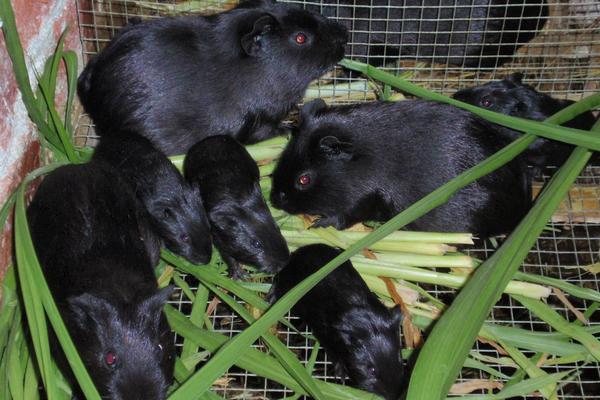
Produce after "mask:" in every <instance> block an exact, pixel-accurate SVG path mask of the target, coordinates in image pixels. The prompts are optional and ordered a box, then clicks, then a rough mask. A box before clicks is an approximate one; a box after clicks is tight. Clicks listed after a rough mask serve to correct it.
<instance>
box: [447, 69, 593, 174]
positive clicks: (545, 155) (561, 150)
mask: <svg viewBox="0 0 600 400" xmlns="http://www.w3.org/2000/svg"><path fill="white" fill-rule="evenodd" d="M522 78H523V75H522V74H520V73H515V74H512V75H509V76H507V77H506V78H504V79H503V80H501V81H494V82H489V83H486V84H484V85H481V86H476V87H472V88H468V89H462V90H459V91H458V92H456V93H455V94H454V95H453V96H452V97H454V98H455V99H457V100H460V101H464V102H465V103H470V104H474V105H476V106H479V107H484V108H487V109H489V110H492V111H496V112H499V113H503V114H508V115H513V116H515V117H521V118H528V119H532V120H535V121H543V120H545V119H546V118H548V117H550V116H552V115H553V114H556V113H557V112H558V111H560V110H562V109H563V108H565V107H567V106H569V105H571V104H573V103H574V102H573V101H572V100H566V99H555V98H552V97H551V96H549V95H547V94H545V93H540V92H538V91H537V90H535V89H534V88H533V87H531V86H529V85H526V84H524V83H523V82H522ZM595 122H596V118H595V117H594V115H593V114H592V113H591V112H590V111H588V112H586V113H583V114H580V115H579V116H577V118H575V119H572V120H571V121H569V122H567V123H565V124H563V126H567V127H569V128H576V129H584V130H590V129H591V128H592V126H593V125H594V123H595ZM500 130H501V131H502V132H503V133H504V134H505V135H506V137H508V138H510V139H511V140H515V139H517V138H519V137H520V136H521V135H522V133H521V132H517V131H513V130H511V129H508V128H504V127H501V128H500ZM573 148H574V147H573V146H571V145H568V144H565V143H561V142H557V141H554V140H548V139H543V138H539V139H537V140H536V141H535V142H533V143H532V144H531V145H530V146H529V149H528V150H527V151H526V153H525V156H526V159H527V162H528V163H530V164H531V165H534V166H536V167H544V166H546V165H554V166H560V165H562V164H563V163H564V162H565V161H566V159H567V158H568V157H569V155H570V154H571V152H572V151H573Z"/></svg>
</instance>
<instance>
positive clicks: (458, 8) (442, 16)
mask: <svg viewBox="0 0 600 400" xmlns="http://www.w3.org/2000/svg"><path fill="white" fill-rule="evenodd" d="M76 1H77V4H78V10H79V21H80V27H81V33H82V34H81V39H82V42H83V47H84V51H85V55H86V58H87V57H89V56H90V55H93V54H95V53H97V52H98V51H99V50H100V49H101V48H102V47H103V46H104V45H105V44H106V43H107V42H108V41H109V40H110V38H111V37H112V36H113V35H114V34H115V32H116V31H117V30H118V29H119V27H121V26H122V25H124V24H125V23H127V21H129V20H130V19H131V18H132V17H142V18H153V17H158V16H164V15H174V14H185V13H189V12H190V10H197V9H198V7H199V5H200V4H201V7H202V9H203V13H214V12H217V11H222V10H224V9H228V8H230V7H232V6H233V5H234V4H235V0H206V1H205V2H202V3H199V2H191V1H189V0H76ZM281 1H286V2H292V3H298V4H300V5H302V6H307V7H313V8H320V9H323V3H324V2H325V1H327V2H329V4H334V5H335V7H333V9H334V13H333V14H332V15H333V17H334V18H335V17H336V16H339V19H340V21H342V22H344V21H346V23H348V25H349V27H350V31H351V32H354V35H355V36H353V38H354V40H355V41H354V42H350V49H349V50H350V51H349V54H348V56H350V57H355V56H359V55H361V54H363V52H364V51H365V49H368V48H369V46H370V45H369V43H368V41H369V40H368V35H366V34H367V33H368V30H371V32H370V34H371V35H374V34H376V33H380V34H382V35H384V37H385V38H390V41H391V42H394V43H401V42H399V39H398V34H399V30H400V28H399V27H398V24H397V22H398V21H400V19H401V17H399V16H398V13H399V12H400V11H403V12H409V11H410V12H412V13H413V14H414V13H415V10H420V11H419V12H421V13H423V12H425V11H427V15H426V16H422V17H421V18H420V19H418V20H410V21H408V19H407V21H404V22H405V24H407V26H408V30H409V32H408V33H410V32H411V31H412V32H415V31H417V30H420V31H422V32H424V33H427V32H433V31H434V30H441V32H442V33H443V32H448V33H449V32H450V30H449V29H450V28H449V27H448V26H446V25H444V26H442V24H443V23H444V22H448V21H450V20H453V21H454V22H455V23H456V24H458V23H461V22H465V21H466V20H469V21H470V23H471V24H472V23H475V22H476V21H478V20H482V19H484V18H486V17H485V16H483V15H478V16H477V17H471V16H470V15H468V14H467V15H466V16H465V15H463V14H461V13H463V12H464V10H471V9H473V7H472V5H471V4H475V5H480V4H481V3H482V1H481V0H348V1H345V0H281ZM344 1H345V2H346V3H350V4H341V3H342V2H344ZM537 1H539V3H536V2H535V0H531V2H532V3H531V4H530V3H528V6H529V5H536V4H541V3H542V1H543V0H537ZM421 2H423V3H421ZM453 2H456V4H455V3H453ZM404 4H406V5H404ZM415 4H416V5H415ZM420 4H426V6H422V5H420ZM546 4H547V5H548V8H549V16H548V17H547V22H546V24H545V26H544V27H543V29H542V30H541V32H540V33H539V34H538V35H537V36H536V37H535V38H533V39H532V40H531V41H529V42H528V43H521V44H524V45H523V46H522V47H521V48H520V49H519V50H518V52H517V53H516V54H515V55H514V58H513V59H512V61H511V62H508V63H506V64H504V65H502V66H501V67H499V68H496V69H493V70H492V69H485V68H479V67H477V66H474V67H461V66H458V65H452V64H449V63H447V62H446V63H433V64H431V63H429V62H428V61H431V59H432V56H431V55H427V52H426V51H425V49H427V48H435V47H438V48H441V47H444V46H448V45H447V44H445V43H441V42H438V43H436V42H435V39H434V38H431V37H421V38H420V41H419V42H418V43H417V44H416V52H417V53H419V54H420V55H419V57H418V60H417V61H415V60H414V58H415V57H414V56H410V55H400V56H399V58H397V60H396V61H395V62H392V63H390V64H387V65H386V66H385V67H383V68H384V69H387V70H388V71H390V72H393V73H408V74H409V75H410V76H411V79H412V80H413V81H414V82H415V83H418V84H420V85H422V86H425V87H429V88H431V89H434V90H437V91H440V92H444V93H452V92H454V91H455V90H458V89H461V88H464V87H470V86H474V85H477V84H481V83H483V82H486V81H489V80H492V79H499V78H501V77H503V76H505V75H507V74H509V73H511V72H517V71H518V72H524V73H525V75H526V79H527V82H528V83H531V84H533V85H534V86H536V87H537V88H538V89H539V90H541V91H544V92H547V93H551V94H552V95H553V96H555V97H561V98H571V99H573V100H578V99H580V98H581V97H584V96H585V95H589V94H591V93H593V92H596V91H598V90H600V3H598V1H597V0H546ZM409 6H410V7H409ZM448 7H451V10H452V11H451V12H448V11H447V10H448ZM495 7H500V5H493V6H491V7H489V8H488V9H487V10H488V11H487V12H488V13H489V12H491V10H493V9H494V8H495ZM515 7H517V6H515ZM518 7H520V6H518ZM518 7H517V8H518ZM367 8H368V10H369V14H368V15H367V16H363V15H361V16H358V17H357V16H356V15H357V13H359V12H360V11H361V10H364V9H367ZM331 9H332V8H329V9H328V10H331ZM411 10H412V11H411ZM442 10H446V11H444V12H442ZM380 11H384V15H380V14H379V12H380ZM349 13H350V14H349ZM329 14H331V12H329ZM413 14H411V16H412V15H413ZM432 14H433V15H438V14H439V18H435V20H434V19H433V18H432V17H431V15H432ZM348 15H350V16H352V15H354V17H349V16H348ZM419 15H423V14H419ZM516 18H517V17H505V18H503V20H504V21H508V20H511V19H512V20H514V19H516ZM409 22H410V23H411V24H410V25H408V23H409ZM365 24H366V25H365ZM425 24H426V26H425ZM421 25H423V26H421ZM519 29H520V28H519ZM493 32H497V33H502V32H501V31H500V30H498V29H496V30H493V29H492V30H489V33H493ZM519 32H521V33H522V32H526V30H525V29H523V30H521V31H518V30H513V31H510V30H508V29H506V30H504V33H503V34H505V35H507V34H510V33H519ZM359 33H364V34H365V35H357V34H359ZM405 33H407V32H405ZM460 34H474V31H468V28H463V29H462V30H461V29H457V28H454V30H453V32H452V35H460ZM509 44H511V43H509ZM512 44H514V45H515V46H516V45H517V43H512ZM452 46H453V47H455V48H458V47H463V46H465V45H464V44H460V43H454V44H452ZM492 56H493V55H487V56H484V58H485V57H492ZM348 81H349V78H348V74H341V75H340V74H338V77H336V78H335V79H334V84H338V83H339V84H342V85H343V84H346V83H347V82H348ZM338 100H340V101H342V100H343V99H342V98H338ZM352 100H353V101H355V100H356V99H355V98H353V99H352Z"/></svg>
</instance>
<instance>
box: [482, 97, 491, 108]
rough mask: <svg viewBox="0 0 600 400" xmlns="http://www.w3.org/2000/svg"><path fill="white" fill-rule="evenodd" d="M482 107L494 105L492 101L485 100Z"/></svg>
mask: <svg viewBox="0 0 600 400" xmlns="http://www.w3.org/2000/svg"><path fill="white" fill-rule="evenodd" d="M481 105H482V106H484V107H490V106H491V105H492V101H491V100H490V99H486V98H483V99H481Z"/></svg>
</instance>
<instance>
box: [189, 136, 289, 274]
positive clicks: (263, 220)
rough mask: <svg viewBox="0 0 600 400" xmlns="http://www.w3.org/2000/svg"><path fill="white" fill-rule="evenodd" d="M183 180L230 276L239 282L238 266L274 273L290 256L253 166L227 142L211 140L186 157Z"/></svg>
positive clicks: (238, 146) (219, 138)
mask: <svg viewBox="0 0 600 400" xmlns="http://www.w3.org/2000/svg"><path fill="white" fill-rule="evenodd" d="M183 170H184V174H185V177H186V179H187V180H188V181H189V182H190V183H191V184H192V185H195V186H199V187H200V194H201V195H202V200H203V201H204V206H205V207H206V212H207V214H208V219H209V221H210V224H211V227H212V237H213V240H214V242H215V246H216V247H217V249H219V252H220V253H221V256H222V257H223V260H224V261H225V262H226V263H227V265H228V266H229V274H230V275H231V276H232V277H235V278H241V277H242V276H243V270H242V269H241V267H240V265H239V263H243V264H250V265H255V266H256V267H258V269H259V270H260V271H266V272H277V271H279V270H280V269H281V268H283V267H284V266H285V264H286V263H287V261H288V259H289V256H290V253H289V250H288V247H287V244H286V242H285V239H284V238H283V236H282V235H281V232H280V231H279V228H278V227H277V224H276V223H275V221H274V220H273V217H272V216H271V213H270V212H269V208H268V206H267V204H266V202H265V199H264V198H263V195H262V193H261V190H260V186H259V184H258V180H259V172H258V167H257V166H256V163H255V162H254V160H253V159H252V157H250V154H248V152H247V151H246V149H245V148H244V146H242V145H241V144H240V143H238V142H237V141H236V140H235V139H233V138H232V137H230V136H224V135H219V136H211V137H208V138H206V139H204V140H202V141H200V142H199V143H197V144H195V145H194V146H192V148H191V149H190V150H189V152H188V153H187V155H186V157H185V161H184V165H183Z"/></svg>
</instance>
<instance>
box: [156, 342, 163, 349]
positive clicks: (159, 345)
mask: <svg viewBox="0 0 600 400" xmlns="http://www.w3.org/2000/svg"><path fill="white" fill-rule="evenodd" d="M156 347H158V350H159V351H163V345H162V344H160V343H159V344H158V345H157V346H156Z"/></svg>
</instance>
